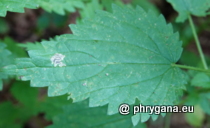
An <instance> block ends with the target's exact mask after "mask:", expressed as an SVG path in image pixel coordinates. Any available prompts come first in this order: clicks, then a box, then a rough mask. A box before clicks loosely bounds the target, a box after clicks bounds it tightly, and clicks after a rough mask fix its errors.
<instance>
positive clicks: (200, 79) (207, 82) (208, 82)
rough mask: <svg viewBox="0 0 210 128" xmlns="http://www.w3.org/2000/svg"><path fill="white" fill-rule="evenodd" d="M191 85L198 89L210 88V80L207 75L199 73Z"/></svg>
mask: <svg viewBox="0 0 210 128" xmlns="http://www.w3.org/2000/svg"><path fill="white" fill-rule="evenodd" d="M191 84H192V85H193V86H196V87H203V88H210V78H209V76H208V75H206V74H205V73H198V74H196V75H195V76H194V77H193V79H192V81H191Z"/></svg>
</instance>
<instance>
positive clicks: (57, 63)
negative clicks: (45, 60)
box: [50, 53, 66, 67]
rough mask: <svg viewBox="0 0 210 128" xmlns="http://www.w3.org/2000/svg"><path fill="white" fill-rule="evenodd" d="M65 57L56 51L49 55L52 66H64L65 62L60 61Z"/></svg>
mask: <svg viewBox="0 0 210 128" xmlns="http://www.w3.org/2000/svg"><path fill="white" fill-rule="evenodd" d="M64 58H65V55H62V54H59V53H56V54H55V55H54V56H52V57H51V59H50V60H51V62H52V64H53V65H54V67H56V66H59V67H63V66H66V64H64V63H63V62H62V61H63V59H64Z"/></svg>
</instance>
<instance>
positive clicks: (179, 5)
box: [167, 0, 210, 22]
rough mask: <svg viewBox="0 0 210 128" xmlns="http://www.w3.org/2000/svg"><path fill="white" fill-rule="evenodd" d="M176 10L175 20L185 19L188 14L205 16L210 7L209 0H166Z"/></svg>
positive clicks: (181, 20)
mask: <svg viewBox="0 0 210 128" xmlns="http://www.w3.org/2000/svg"><path fill="white" fill-rule="evenodd" d="M167 1H168V2H170V3H171V4H172V6H173V8H174V9H175V10H176V11H178V13H179V16H178V18H177V22H183V21H185V20H186V19H187V18H188V16H189V15H195V16H206V15H207V10H208V9H209V8H210V1H209V0H167Z"/></svg>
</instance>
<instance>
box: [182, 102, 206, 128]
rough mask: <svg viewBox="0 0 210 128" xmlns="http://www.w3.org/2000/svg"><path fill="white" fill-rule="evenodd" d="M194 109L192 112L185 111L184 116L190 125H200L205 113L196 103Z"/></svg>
mask: <svg viewBox="0 0 210 128" xmlns="http://www.w3.org/2000/svg"><path fill="white" fill-rule="evenodd" d="M194 109H195V111H194V113H186V114H185V118H186V120H187V122H188V123H189V124H191V125H192V126H195V127H201V126H202V124H203V122H204V119H205V114H204V113H203V111H202V109H201V107H200V106H199V105H196V106H195V108H194Z"/></svg>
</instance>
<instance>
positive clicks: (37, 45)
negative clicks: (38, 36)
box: [18, 42, 44, 50]
mask: <svg viewBox="0 0 210 128" xmlns="http://www.w3.org/2000/svg"><path fill="white" fill-rule="evenodd" d="M18 46H19V47H23V48H26V49H27V50H40V49H44V48H43V46H42V45H41V44H40V43H38V42H35V43H26V44H18Z"/></svg>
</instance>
